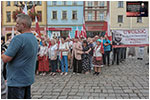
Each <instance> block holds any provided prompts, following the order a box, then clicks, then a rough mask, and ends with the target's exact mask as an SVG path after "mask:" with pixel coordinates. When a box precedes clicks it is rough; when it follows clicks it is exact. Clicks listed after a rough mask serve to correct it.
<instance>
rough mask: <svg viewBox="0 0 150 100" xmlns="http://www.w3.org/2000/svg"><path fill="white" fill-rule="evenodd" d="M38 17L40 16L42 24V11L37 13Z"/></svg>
mask: <svg viewBox="0 0 150 100" xmlns="http://www.w3.org/2000/svg"><path fill="white" fill-rule="evenodd" d="M37 13H38V15H39V16H40V18H39V22H42V11H37Z"/></svg>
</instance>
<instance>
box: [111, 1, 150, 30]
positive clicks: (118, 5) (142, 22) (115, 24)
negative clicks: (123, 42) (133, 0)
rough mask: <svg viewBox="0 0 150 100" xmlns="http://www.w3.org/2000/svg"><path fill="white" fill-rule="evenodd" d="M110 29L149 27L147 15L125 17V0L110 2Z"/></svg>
mask: <svg viewBox="0 0 150 100" xmlns="http://www.w3.org/2000/svg"><path fill="white" fill-rule="evenodd" d="M110 9H111V10H110V29H111V30H116V29H117V30H120V29H121V30H123V29H139V28H147V29H148V28H149V17H126V1H111V2H110Z"/></svg>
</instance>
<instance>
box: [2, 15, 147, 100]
mask: <svg viewBox="0 0 150 100" xmlns="http://www.w3.org/2000/svg"><path fill="white" fill-rule="evenodd" d="M31 25H32V20H31V18H30V17H29V16H28V15H25V14H18V15H17V19H16V30H17V31H18V32H19V33H20V34H18V35H16V36H14V37H13V38H12V37H9V38H8V40H7V42H6V43H5V37H4V36H2V37H1V66H2V67H1V97H2V98H3V99H4V98H8V99H31V85H32V84H33V83H34V78H35V72H36V74H39V75H42V76H45V75H46V74H49V75H52V76H55V75H56V74H58V73H59V74H60V75H61V76H62V75H67V74H68V68H70V69H72V70H73V74H81V73H84V74H89V73H90V72H93V75H97V76H98V75H99V74H100V72H101V68H102V67H103V66H110V65H112V64H115V62H116V64H117V65H119V63H120V62H122V61H125V59H126V51H127V50H126V48H125V47H121V48H112V46H113V45H115V43H114V42H112V41H110V40H109V39H108V37H107V35H105V36H95V37H93V38H90V37H88V38H83V37H81V38H79V37H75V38H72V39H70V38H69V37H67V38H66V37H58V38H54V39H49V38H46V37H43V38H41V39H37V38H36V37H35V36H34V34H33V33H32V31H31ZM143 51H144V48H143V47H140V48H139V57H138V60H143V54H144V52H143ZM134 53H135V49H134V47H131V48H129V55H132V56H134V55H135V54H134ZM112 55H113V56H112ZM111 61H112V63H111ZM6 64H7V65H6ZM147 64H149V63H147ZM6 66H7V67H6ZM35 66H36V68H35ZM6 70H7V71H6ZM92 70H93V71H92ZM6 84H7V86H6ZM6 87H7V88H6ZM6 92H7V97H6Z"/></svg>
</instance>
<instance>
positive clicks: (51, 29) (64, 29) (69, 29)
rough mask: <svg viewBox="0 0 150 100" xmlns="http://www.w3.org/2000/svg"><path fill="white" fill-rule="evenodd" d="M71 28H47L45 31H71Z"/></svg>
mask: <svg viewBox="0 0 150 100" xmlns="http://www.w3.org/2000/svg"><path fill="white" fill-rule="evenodd" d="M71 30H72V28H47V31H71Z"/></svg>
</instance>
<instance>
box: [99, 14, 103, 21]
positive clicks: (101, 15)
mask: <svg viewBox="0 0 150 100" xmlns="http://www.w3.org/2000/svg"><path fill="white" fill-rule="evenodd" d="M99 17H100V20H101V21H103V20H104V13H100V14H99Z"/></svg>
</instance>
